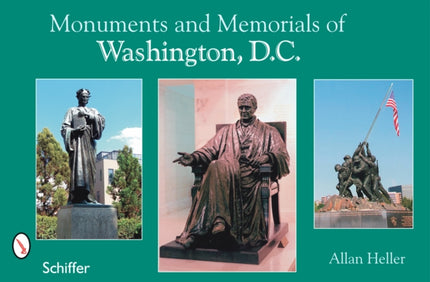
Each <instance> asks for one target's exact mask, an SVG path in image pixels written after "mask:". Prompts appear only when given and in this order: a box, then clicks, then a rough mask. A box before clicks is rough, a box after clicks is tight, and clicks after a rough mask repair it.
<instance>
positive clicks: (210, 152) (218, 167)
mask: <svg viewBox="0 0 430 282" xmlns="http://www.w3.org/2000/svg"><path fill="white" fill-rule="evenodd" d="M263 155H268V156H269V159H270V163H271V164H272V165H273V176H274V177H276V178H278V179H279V178H281V177H282V176H284V175H287V174H288V173H289V155H288V152H287V149H286V146H285V143H284V141H283V140H282V138H281V136H280V134H279V132H278V131H277V130H276V129H275V128H274V127H272V126H269V125H267V124H265V123H263V122H261V121H259V120H258V119H256V120H254V122H253V123H251V124H250V125H248V126H244V125H242V124H241V122H240V121H237V122H236V123H235V124H231V125H228V126H225V127H223V128H221V129H220V130H219V131H218V132H217V134H216V135H215V136H214V137H213V138H212V139H211V140H210V141H209V142H208V143H207V144H206V145H205V146H203V147H202V148H201V149H199V150H197V151H195V152H193V153H192V156H193V157H194V160H195V161H194V164H193V165H197V164H199V165H205V166H206V165H207V166H208V169H207V171H206V173H205V175H204V176H203V179H202V185H201V188H200V190H199V191H198V193H197V194H196V197H195V198H194V200H193V203H192V207H191V210H190V213H189V215H188V219H187V222H186V225H185V229H184V231H183V233H182V234H181V235H180V236H178V237H177V239H176V241H177V242H179V243H181V244H185V242H186V240H187V239H188V238H189V237H190V236H193V237H195V238H196V239H197V240H198V239H199V238H202V239H204V238H205V237H206V238H208V237H210V236H211V230H212V228H213V225H214V222H215V220H217V218H222V219H223V220H224V221H225V223H226V227H227V231H228V232H229V233H230V235H231V236H232V237H233V238H234V240H235V241H236V243H237V244H238V245H239V246H257V245H262V244H265V243H266V242H267V236H266V224H265V220H264V214H263V207H262V202H261V192H260V186H261V177H260V172H259V166H254V167H253V166H251V165H250V164H249V162H250V161H252V160H255V159H258V158H259V157H261V156H263Z"/></svg>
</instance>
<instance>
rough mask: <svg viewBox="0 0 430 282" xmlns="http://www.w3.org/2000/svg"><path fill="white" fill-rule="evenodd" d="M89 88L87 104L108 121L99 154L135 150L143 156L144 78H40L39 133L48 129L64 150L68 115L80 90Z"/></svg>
mask: <svg viewBox="0 0 430 282" xmlns="http://www.w3.org/2000/svg"><path fill="white" fill-rule="evenodd" d="M80 88H87V89H89V90H90V92H91V98H90V101H89V103H88V105H87V107H90V108H96V109H97V110H98V111H99V112H100V113H101V114H102V115H103V116H104V118H105V119H106V125H105V129H104V131H103V135H102V138H101V139H100V140H98V141H97V152H100V151H112V150H118V149H122V148H123V147H124V145H129V146H131V147H132V148H133V153H137V154H141V153H142V110H141V109H142V81H141V80H140V79H38V80H37V81H36V134H38V133H39V132H40V131H41V130H42V129H43V128H44V127H47V128H49V130H50V131H51V132H52V133H53V134H54V136H55V138H56V139H57V141H59V142H60V144H61V145H62V148H63V149H64V144H63V139H62V137H61V133H60V129H61V123H62V122H63V118H64V115H65V113H66V111H67V110H68V109H69V108H70V107H74V106H77V104H78V100H77V99H76V91H77V90H78V89H80Z"/></svg>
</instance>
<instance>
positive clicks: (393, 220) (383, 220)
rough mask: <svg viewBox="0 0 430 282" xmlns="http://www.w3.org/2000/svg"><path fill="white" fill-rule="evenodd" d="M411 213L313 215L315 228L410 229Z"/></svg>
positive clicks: (385, 211)
mask: <svg viewBox="0 0 430 282" xmlns="http://www.w3.org/2000/svg"><path fill="white" fill-rule="evenodd" d="M412 216H413V215H412V212H411V211H401V210H366V211H364V210H363V211H336V212H333V211H329V212H317V213H315V228H412V223H413V218H412Z"/></svg>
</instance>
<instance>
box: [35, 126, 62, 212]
mask: <svg viewBox="0 0 430 282" xmlns="http://www.w3.org/2000/svg"><path fill="white" fill-rule="evenodd" d="M36 177H37V187H36V189H37V212H38V213H39V214H41V215H54V214H55V213H56V212H57V211H58V209H59V208H60V207H61V206H64V205H65V204H66V203H67V192H66V190H67V189H68V184H69V179H70V169H69V163H68V155H67V153H66V152H64V151H63V150H62V149H61V146H60V143H58V141H57V140H56V139H55V137H54V135H53V134H52V133H51V131H49V129H48V128H44V129H43V130H42V131H41V132H40V133H39V134H38V135H37V147H36Z"/></svg>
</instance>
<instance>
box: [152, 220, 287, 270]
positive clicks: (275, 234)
mask: <svg viewBox="0 0 430 282" xmlns="http://www.w3.org/2000/svg"><path fill="white" fill-rule="evenodd" d="M287 233H288V224H287V223H281V224H279V225H277V226H274V227H273V228H272V230H270V232H269V234H270V235H269V238H270V239H269V242H268V243H267V244H266V245H264V246H261V247H255V248H250V249H246V250H237V251H224V250H217V249H205V248H195V249H185V248H184V247H183V246H182V245H180V244H178V243H176V242H175V241H171V242H169V243H167V244H165V245H163V246H161V247H160V257H162V258H175V259H190V260H205V261H217V262H230V263H244V264H260V263H261V261H262V260H263V259H264V258H265V257H266V256H267V255H268V254H269V253H270V251H271V250H272V249H274V248H276V247H277V246H278V245H279V244H280V243H281V245H283V243H282V242H284V243H285V242H286V240H285V236H286V234H287Z"/></svg>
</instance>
